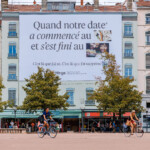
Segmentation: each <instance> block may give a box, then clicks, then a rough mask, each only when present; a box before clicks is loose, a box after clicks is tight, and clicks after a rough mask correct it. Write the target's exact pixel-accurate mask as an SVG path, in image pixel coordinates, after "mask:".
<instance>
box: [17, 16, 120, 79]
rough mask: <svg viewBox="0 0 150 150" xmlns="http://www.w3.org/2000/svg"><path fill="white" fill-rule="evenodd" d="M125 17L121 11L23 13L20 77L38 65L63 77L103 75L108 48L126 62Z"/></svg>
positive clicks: (92, 77)
mask: <svg viewBox="0 0 150 150" xmlns="http://www.w3.org/2000/svg"><path fill="white" fill-rule="evenodd" d="M121 20H122V19H121V15H119V14H112V15H110V14H109V15H102V14H55V15H54V14H37V15H27V14H21V15H20V17H19V21H20V32H19V33H20V35H19V39H20V43H19V44H20V45H19V46H20V48H19V80H24V79H25V78H29V76H30V75H31V74H33V73H34V72H37V67H38V66H40V67H43V68H45V69H47V68H49V69H50V70H52V71H54V72H55V73H56V74H57V75H59V76H60V78H61V80H96V78H99V77H101V78H102V79H103V78H104V75H103V71H102V67H103V65H104V64H105V62H103V61H102V60H101V59H100V56H101V54H102V53H103V52H104V51H107V52H109V53H112V54H114V55H115V56H116V60H117V64H118V65H120V66H122V21H121Z"/></svg>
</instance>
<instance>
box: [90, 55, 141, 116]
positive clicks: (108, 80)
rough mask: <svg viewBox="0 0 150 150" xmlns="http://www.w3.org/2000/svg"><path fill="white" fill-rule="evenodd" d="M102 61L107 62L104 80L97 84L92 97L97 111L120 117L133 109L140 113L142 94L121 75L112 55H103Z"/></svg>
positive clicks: (104, 68)
mask: <svg viewBox="0 0 150 150" xmlns="http://www.w3.org/2000/svg"><path fill="white" fill-rule="evenodd" d="M102 60H103V61H104V62H105V63H106V62H107V63H106V64H107V65H104V66H103V72H104V74H105V79H104V80H100V81H99V82H97V84H98V88H97V89H96V90H95V91H94V93H93V95H92V98H93V99H95V100H96V101H97V102H98V109H100V110H103V111H105V112H108V113H110V112H113V114H114V115H115V114H116V113H119V116H120V117H121V114H123V113H125V112H128V111H131V110H133V109H134V110H136V111H137V112H140V111H142V110H143V107H142V106H141V102H142V92H139V91H138V90H137V87H136V85H134V84H133V81H134V79H133V78H132V79H131V78H129V77H127V78H124V77H123V76H122V75H121V72H120V67H119V66H118V65H117V63H116V60H115V56H114V55H112V54H109V53H104V55H102Z"/></svg>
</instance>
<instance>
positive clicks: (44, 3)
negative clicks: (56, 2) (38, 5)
mask: <svg viewBox="0 0 150 150" xmlns="http://www.w3.org/2000/svg"><path fill="white" fill-rule="evenodd" d="M42 10H47V0H42Z"/></svg>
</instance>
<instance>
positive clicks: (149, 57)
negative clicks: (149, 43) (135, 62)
mask: <svg viewBox="0 0 150 150" xmlns="http://www.w3.org/2000/svg"><path fill="white" fill-rule="evenodd" d="M146 69H150V53H148V54H146Z"/></svg>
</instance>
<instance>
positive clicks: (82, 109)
mask: <svg viewBox="0 0 150 150" xmlns="http://www.w3.org/2000/svg"><path fill="white" fill-rule="evenodd" d="M80 109H81V117H82V129H81V132H82V133H83V130H84V120H83V119H84V118H83V113H84V107H81V108H80Z"/></svg>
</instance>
